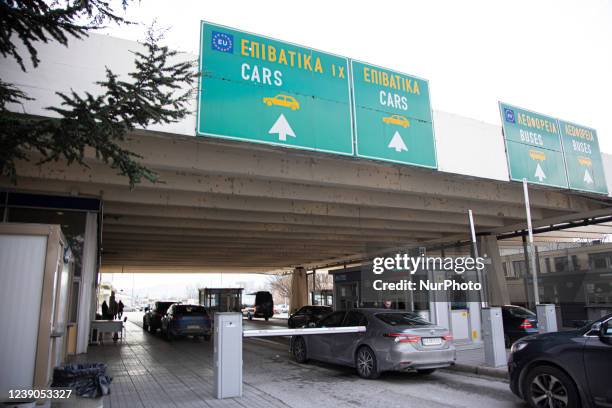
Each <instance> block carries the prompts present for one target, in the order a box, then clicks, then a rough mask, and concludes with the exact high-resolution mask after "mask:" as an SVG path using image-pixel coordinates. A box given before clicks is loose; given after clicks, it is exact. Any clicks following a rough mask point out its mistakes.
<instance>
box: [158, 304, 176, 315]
mask: <svg viewBox="0 0 612 408" xmlns="http://www.w3.org/2000/svg"><path fill="white" fill-rule="evenodd" d="M173 303H174V302H158V303H157V310H158V311H159V312H162V313H166V312H167V311H168V308H169V307H170V306H172V304H173Z"/></svg>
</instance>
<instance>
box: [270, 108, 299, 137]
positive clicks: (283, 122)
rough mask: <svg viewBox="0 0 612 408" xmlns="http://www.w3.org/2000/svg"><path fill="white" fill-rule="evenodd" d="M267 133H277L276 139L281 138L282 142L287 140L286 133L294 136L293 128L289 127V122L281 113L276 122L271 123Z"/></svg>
mask: <svg viewBox="0 0 612 408" xmlns="http://www.w3.org/2000/svg"><path fill="white" fill-rule="evenodd" d="M268 133H269V134H274V133H278V140H281V141H283V142H285V141H287V135H289V136H291V137H295V133H293V129H291V126H290V125H289V122H287V119H286V118H285V115H283V114H282V113H281V114H280V116H279V117H278V119H276V122H274V124H273V125H272V127H271V128H270V130H269V131H268Z"/></svg>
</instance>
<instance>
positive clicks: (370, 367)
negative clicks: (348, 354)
mask: <svg viewBox="0 0 612 408" xmlns="http://www.w3.org/2000/svg"><path fill="white" fill-rule="evenodd" d="M355 365H356V366H357V374H359V376H360V377H361V378H367V379H369V380H372V379H374V378H378V376H379V375H380V373H379V372H378V365H377V363H376V354H374V352H373V351H372V349H370V348H369V347H361V348H360V349H359V350H357V357H356V358H355Z"/></svg>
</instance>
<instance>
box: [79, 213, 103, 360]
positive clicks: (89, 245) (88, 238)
mask: <svg viewBox="0 0 612 408" xmlns="http://www.w3.org/2000/svg"><path fill="white" fill-rule="evenodd" d="M97 257H98V214H96V213H87V218H86V222H85V239H84V243H83V268H82V270H81V286H80V289H79V292H80V293H79V299H78V313H77V322H78V323H77V348H76V352H77V353H87V345H88V344H89V327H90V323H91V320H92V319H93V317H94V316H95V310H94V309H95V306H94V307H92V304H94V305H95V302H94V298H95V293H96V290H95V286H96V266H97V264H98V262H97Z"/></svg>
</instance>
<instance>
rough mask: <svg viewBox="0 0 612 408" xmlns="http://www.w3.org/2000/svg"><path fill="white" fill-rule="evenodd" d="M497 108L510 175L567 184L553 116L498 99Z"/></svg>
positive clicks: (513, 178)
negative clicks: (500, 117) (499, 114)
mask: <svg viewBox="0 0 612 408" xmlns="http://www.w3.org/2000/svg"><path fill="white" fill-rule="evenodd" d="M499 110H500V113H501V116H502V124H503V125H502V127H503V132H504V140H505V142H506V156H507V159H508V168H509V170H510V179H511V180H515V181H523V179H527V181H528V182H529V183H534V184H541V185H545V186H551V187H561V188H567V187H568V183H567V176H566V172H565V164H564V160H563V147H562V144H561V137H560V131H559V123H558V121H557V119H555V118H553V117H550V116H546V115H542V114H539V113H536V112H532V111H528V110H526V109H522V108H517V107H515V106H511V105H508V104H505V103H501V102H500V104H499Z"/></svg>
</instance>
